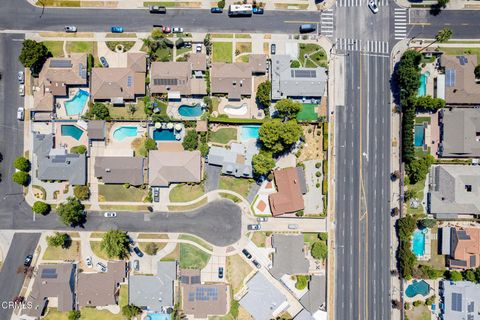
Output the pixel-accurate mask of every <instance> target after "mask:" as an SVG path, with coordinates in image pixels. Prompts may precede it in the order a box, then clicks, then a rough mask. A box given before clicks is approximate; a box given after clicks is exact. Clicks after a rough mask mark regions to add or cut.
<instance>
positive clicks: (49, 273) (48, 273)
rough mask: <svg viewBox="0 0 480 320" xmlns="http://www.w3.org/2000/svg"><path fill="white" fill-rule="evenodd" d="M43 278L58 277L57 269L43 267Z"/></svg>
mask: <svg viewBox="0 0 480 320" xmlns="http://www.w3.org/2000/svg"><path fill="white" fill-rule="evenodd" d="M42 278H43V279H56V278H57V269H50V268H48V269H43V270H42Z"/></svg>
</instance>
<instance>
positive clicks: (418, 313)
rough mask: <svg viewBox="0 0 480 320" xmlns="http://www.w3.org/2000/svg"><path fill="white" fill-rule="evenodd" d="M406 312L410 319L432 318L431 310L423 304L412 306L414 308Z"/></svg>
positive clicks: (428, 319)
mask: <svg viewBox="0 0 480 320" xmlns="http://www.w3.org/2000/svg"><path fill="white" fill-rule="evenodd" d="M405 313H406V315H407V316H408V319H412V320H430V319H431V315H430V310H429V309H428V306H426V305H423V304H422V305H420V306H418V307H412V309H410V310H407V311H406V312H405Z"/></svg>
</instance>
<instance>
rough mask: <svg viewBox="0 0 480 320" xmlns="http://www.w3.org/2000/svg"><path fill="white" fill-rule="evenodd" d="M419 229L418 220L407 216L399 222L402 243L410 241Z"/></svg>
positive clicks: (399, 234) (398, 227)
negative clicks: (414, 232)
mask: <svg viewBox="0 0 480 320" xmlns="http://www.w3.org/2000/svg"><path fill="white" fill-rule="evenodd" d="M416 227H417V219H416V218H414V217H413V216H406V217H403V218H400V219H398V220H397V230H398V238H399V239H400V240H402V241H410V237H411V236H412V234H413V231H415V228H416Z"/></svg>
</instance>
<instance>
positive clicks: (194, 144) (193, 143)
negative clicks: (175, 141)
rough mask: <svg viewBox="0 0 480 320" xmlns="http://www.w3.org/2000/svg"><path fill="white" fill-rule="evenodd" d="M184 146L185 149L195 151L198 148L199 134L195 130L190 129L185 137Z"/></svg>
mask: <svg viewBox="0 0 480 320" xmlns="http://www.w3.org/2000/svg"><path fill="white" fill-rule="evenodd" d="M182 146H183V148H184V149H185V150H188V151H193V150H196V149H197V148H198V134H197V132H196V131H195V130H188V131H187V134H186V135H185V138H183V142H182Z"/></svg>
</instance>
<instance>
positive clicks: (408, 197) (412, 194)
mask: <svg viewBox="0 0 480 320" xmlns="http://www.w3.org/2000/svg"><path fill="white" fill-rule="evenodd" d="M416 197H417V191H416V190H414V189H408V190H405V193H404V194H403V198H404V199H405V201H408V200H411V199H415V198H416Z"/></svg>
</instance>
